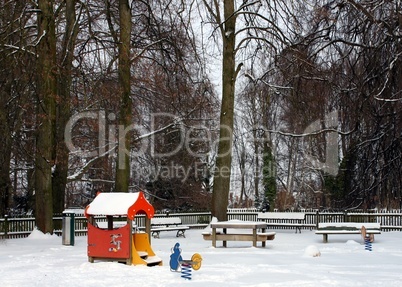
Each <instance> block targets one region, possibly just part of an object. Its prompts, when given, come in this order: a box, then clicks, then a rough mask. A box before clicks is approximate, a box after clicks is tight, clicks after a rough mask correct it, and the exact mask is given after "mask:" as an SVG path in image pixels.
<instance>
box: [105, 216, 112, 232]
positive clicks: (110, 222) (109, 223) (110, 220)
mask: <svg viewBox="0 0 402 287" xmlns="http://www.w3.org/2000/svg"><path fill="white" fill-rule="evenodd" d="M106 218H107V229H108V230H113V216H112V215H108V216H106Z"/></svg>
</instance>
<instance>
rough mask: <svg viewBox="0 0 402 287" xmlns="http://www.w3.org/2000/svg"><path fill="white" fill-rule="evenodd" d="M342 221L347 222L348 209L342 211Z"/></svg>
mask: <svg viewBox="0 0 402 287" xmlns="http://www.w3.org/2000/svg"><path fill="white" fill-rule="evenodd" d="M343 222H349V220H348V211H347V210H345V211H344V212H343Z"/></svg>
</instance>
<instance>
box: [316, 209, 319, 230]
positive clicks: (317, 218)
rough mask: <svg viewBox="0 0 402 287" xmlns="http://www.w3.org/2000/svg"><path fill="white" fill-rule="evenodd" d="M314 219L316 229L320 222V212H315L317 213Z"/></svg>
mask: <svg viewBox="0 0 402 287" xmlns="http://www.w3.org/2000/svg"><path fill="white" fill-rule="evenodd" d="M315 214H316V217H315V228H316V229H318V222H320V212H319V211H318V210H317V212H316V213H315Z"/></svg>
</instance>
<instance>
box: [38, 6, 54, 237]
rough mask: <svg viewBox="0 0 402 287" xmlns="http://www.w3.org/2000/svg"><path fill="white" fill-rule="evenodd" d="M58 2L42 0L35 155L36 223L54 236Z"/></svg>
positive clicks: (39, 16) (39, 18) (41, 229)
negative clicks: (56, 28) (56, 23)
mask: <svg viewBox="0 0 402 287" xmlns="http://www.w3.org/2000/svg"><path fill="white" fill-rule="evenodd" d="M53 5H54V1H50V0H39V1H38V9H39V11H40V13H38V15H37V17H38V39H37V42H38V45H37V50H36V52H37V55H38V61H37V64H38V65H37V71H38V76H37V81H36V83H37V95H38V103H37V107H38V114H37V131H36V132H37V134H36V135H37V140H36V151H35V152H36V155H35V202H36V205H35V206H36V208H35V220H36V225H37V227H38V229H39V230H40V231H42V232H44V233H48V232H49V233H51V234H52V233H53V191H52V168H53V166H54V147H55V134H54V131H55V120H56V97H57V68H56V67H57V61H56V33H55V12H54V10H53Z"/></svg>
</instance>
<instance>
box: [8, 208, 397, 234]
mask: <svg viewBox="0 0 402 287" xmlns="http://www.w3.org/2000/svg"><path fill="white" fill-rule="evenodd" d="M304 213H305V214H306V220H305V226H304V229H310V228H311V226H312V225H313V226H317V224H318V222H378V223H380V225H381V229H382V230H383V231H402V211H401V210H395V211H387V212H385V211H384V212H377V211H376V212H350V211H347V212H346V211H345V212H318V211H304ZM227 214H228V219H229V220H232V219H238V220H246V221H256V220H257V216H258V210H256V209H241V210H237V209H229V210H228V212H227ZM167 216H175V217H180V218H181V220H182V224H183V225H187V226H190V227H191V228H204V227H206V226H207V225H208V224H209V222H210V221H211V219H212V216H211V213H210V212H194V213H170V214H169V213H158V214H155V217H167ZM122 220H124V219H122ZM97 221H106V217H101V216H99V217H97ZM74 222H75V235H76V236H84V235H86V233H87V219H86V218H85V216H83V215H82V214H76V215H75V221H74ZM53 224H54V226H55V230H54V232H55V233H56V234H57V235H61V232H62V230H61V226H62V216H61V215H55V216H54V217H53ZM135 224H136V225H137V226H139V227H143V226H145V216H144V215H138V216H136V217H135ZM269 228H273V229H274V228H276V229H279V228H280V229H284V228H285V227H269ZM34 229H35V218H33V217H24V218H8V217H5V218H0V239H2V238H10V239H11V238H24V237H27V236H28V235H29V234H30V233H31V232H32V231H33V230H34Z"/></svg>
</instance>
